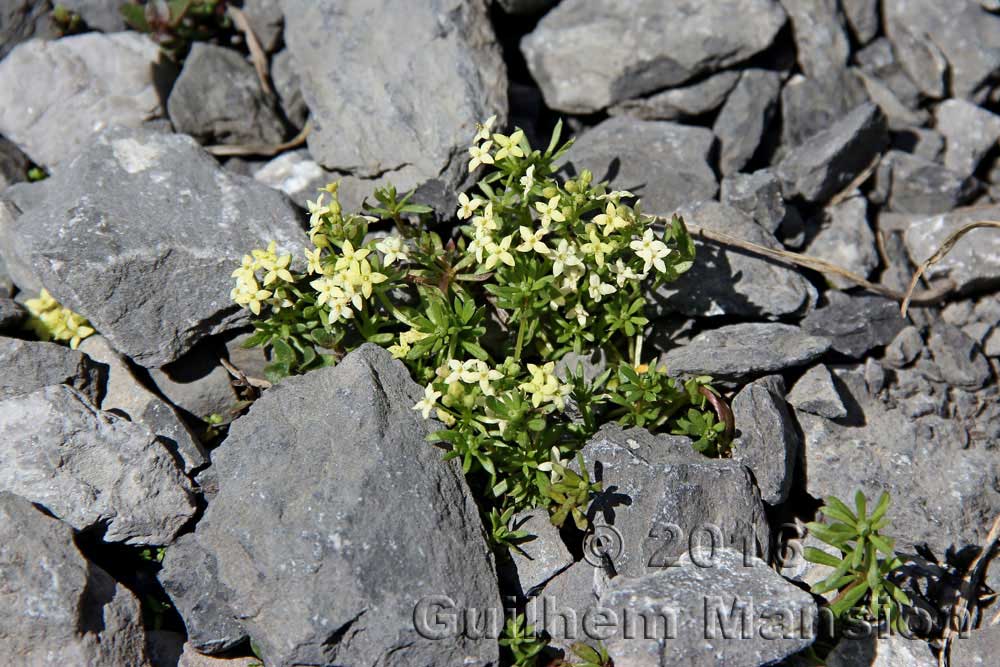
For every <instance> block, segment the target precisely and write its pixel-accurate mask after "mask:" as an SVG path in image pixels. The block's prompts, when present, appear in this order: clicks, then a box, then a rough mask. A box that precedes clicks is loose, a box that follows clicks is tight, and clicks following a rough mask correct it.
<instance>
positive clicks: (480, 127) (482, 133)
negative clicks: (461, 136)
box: [472, 114, 497, 142]
mask: <svg viewBox="0 0 1000 667" xmlns="http://www.w3.org/2000/svg"><path fill="white" fill-rule="evenodd" d="M495 122H497V115H496V114H493V115H492V116H490V117H489V118H487V119H486V122H484V123H476V136H475V137H474V138H473V139H472V141H473V142H476V141H486V140H487V139H489V138H490V133H491V132H492V131H493V124H494V123H495Z"/></svg>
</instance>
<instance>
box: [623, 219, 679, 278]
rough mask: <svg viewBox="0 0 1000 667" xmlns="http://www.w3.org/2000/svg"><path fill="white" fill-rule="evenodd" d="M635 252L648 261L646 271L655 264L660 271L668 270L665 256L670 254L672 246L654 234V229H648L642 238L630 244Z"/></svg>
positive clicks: (644, 269) (644, 260)
mask: <svg viewBox="0 0 1000 667" xmlns="http://www.w3.org/2000/svg"><path fill="white" fill-rule="evenodd" d="M629 247H630V248H632V250H634V251H635V254H636V255H637V256H638V257H639V259H641V260H642V261H643V262H645V263H646V266H645V268H643V271H644V272H647V273H648V272H649V269H650V267H653V266H655V267H656V270H657V271H659V272H661V273H662V272H664V271H666V270H667V265H666V263H665V262H664V261H663V258H664V257H666V256H667V255H669V254H670V248H668V247H667V246H666V244H665V243H663V241H660V240H659V239H657V238H656V237H655V236H653V230H652V229H647V230H646V232H645V233H644V234H643V235H642V238H641V239H636V240H635V241H632V242H631V243H630V244H629Z"/></svg>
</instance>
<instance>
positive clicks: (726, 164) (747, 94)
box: [712, 69, 781, 175]
mask: <svg viewBox="0 0 1000 667" xmlns="http://www.w3.org/2000/svg"><path fill="white" fill-rule="evenodd" d="M780 93H781V74H779V73H778V72H771V71H768V70H762V69H746V70H743V73H742V74H741V75H740V81H739V83H737V84H736V87H735V88H733V90H732V92H730V93H729V97H728V98H727V99H726V103H725V104H723V105H722V109H721V110H720V111H719V115H718V116H716V118H715V124H714V125H713V126H712V131H713V132H714V133H715V136H717V137H718V138H719V145H720V150H719V170H720V171H721V172H722V173H723V174H726V175H728V174H733V173H736V172H738V171H740V170H741V169H743V167H744V166H746V164H747V162H749V161H750V159H751V158H752V157H753V156H754V153H756V151H757V147H758V146H759V145H760V142H761V139H762V138H763V136H764V132H765V131H766V130H767V128H768V126H769V125H770V124H771V119H772V117H773V116H774V111H775V109H776V108H777V103H778V95H779V94H780Z"/></svg>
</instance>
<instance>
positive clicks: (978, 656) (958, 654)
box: [951, 623, 1000, 667]
mask: <svg viewBox="0 0 1000 667" xmlns="http://www.w3.org/2000/svg"><path fill="white" fill-rule="evenodd" d="M998 652H1000V628H997V626H995V625H991V624H989V623H983V624H982V625H981V626H980V627H979V629H977V630H972V631H971V632H970V633H968V635H964V634H959V635H956V636H955V639H954V640H953V641H952V644H951V660H952V661H953V662H954V663H955V664H956V665H966V666H967V667H987V665H991V664H993V662H994V661H995V660H996V656H997V655H998Z"/></svg>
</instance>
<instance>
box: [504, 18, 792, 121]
mask: <svg viewBox="0 0 1000 667" xmlns="http://www.w3.org/2000/svg"><path fill="white" fill-rule="evenodd" d="M784 23H785V13H784V11H782V9H781V6H780V5H779V4H778V3H777V2H773V1H771V0H720V1H718V2H711V3H704V2H695V1H694V0H683V1H682V2H675V3H670V4H669V5H664V4H663V3H660V2H656V1H655V0H629V1H628V2H615V1H614V0H600V1H599V2H592V1H589V0H568V1H564V2H561V3H559V5H557V6H556V8H555V9H553V10H552V11H550V12H549V13H548V14H546V15H545V16H544V17H543V18H542V20H541V21H539V23H538V26H537V27H536V28H535V29H534V30H533V31H532V32H531V33H530V34H529V35H528V36H527V37H525V38H524V39H523V40H522V41H521V51H522V52H523V53H524V56H525V59H526V60H527V62H528V68H529V69H530V70H531V74H532V76H533V77H534V79H535V81H536V82H538V85H539V86H540V87H541V89H542V93H543V94H544V95H545V101H546V103H547V104H548V105H549V106H550V107H551V108H553V109H557V110H559V111H567V112H571V113H588V112H592V111H598V110H600V109H603V108H605V107H608V106H610V105H612V104H614V103H616V102H620V101H622V100H626V99H629V98H632V97H639V96H641V95H643V94H645V93H649V92H652V91H656V90H660V89H663V88H670V87H674V86H678V85H680V84H683V83H685V82H686V81H689V80H691V79H693V78H695V77H697V76H699V75H702V74H707V73H710V72H714V71H717V70H720V69H724V68H727V67H729V66H730V65H734V64H736V63H738V62H741V61H743V60H746V59H747V58H749V57H750V56H752V55H754V54H755V53H759V52H760V51H763V50H764V49H766V48H767V47H768V46H770V44H771V42H772V40H773V39H774V37H775V36H776V35H777V33H778V31H779V30H780V29H781V27H782V26H783V25H784ZM637 26H642V29H636V27H637ZM623 34H627V35H628V37H627V38H624V39H623V37H622V35H623Z"/></svg>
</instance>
